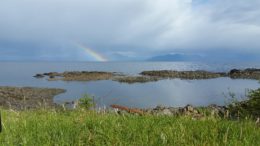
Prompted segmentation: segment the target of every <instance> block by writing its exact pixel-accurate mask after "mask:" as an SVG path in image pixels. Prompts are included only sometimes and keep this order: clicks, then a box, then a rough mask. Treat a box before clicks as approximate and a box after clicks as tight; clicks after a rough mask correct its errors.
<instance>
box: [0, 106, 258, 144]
mask: <svg viewBox="0 0 260 146" xmlns="http://www.w3.org/2000/svg"><path fill="white" fill-rule="evenodd" d="M2 119H3V132H2V133H1V134H0V145H260V139H259V137H260V128H259V127H258V126H257V125H256V124H255V121H252V120H242V121H231V120H226V119H216V118H211V117H208V118H205V119H201V120H193V119H191V118H190V117H169V116H168V117H167V116H149V115H146V116H137V115H127V116H120V115H116V114H98V113H95V112H91V111H82V110H74V111H59V112H58V111H55V110H35V111H33V110H31V111H18V112H16V111H11V110H2Z"/></svg>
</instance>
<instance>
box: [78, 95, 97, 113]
mask: <svg viewBox="0 0 260 146" xmlns="http://www.w3.org/2000/svg"><path fill="white" fill-rule="evenodd" d="M93 106H94V103H93V99H92V98H91V97H90V96H89V95H87V94H86V95H84V96H83V97H82V98H80V99H79V107H80V108H84V109H89V108H91V107H93Z"/></svg>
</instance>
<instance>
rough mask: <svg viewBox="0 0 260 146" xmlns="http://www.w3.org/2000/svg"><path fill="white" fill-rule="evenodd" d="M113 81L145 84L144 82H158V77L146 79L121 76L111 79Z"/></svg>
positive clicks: (146, 77) (144, 77) (145, 77)
mask: <svg viewBox="0 0 260 146" xmlns="http://www.w3.org/2000/svg"><path fill="white" fill-rule="evenodd" d="M113 80H114V81H118V82H120V83H128V84H134V83H146V82H155V81H158V80H160V78H158V77H148V76H122V77H116V78H114V79H113Z"/></svg>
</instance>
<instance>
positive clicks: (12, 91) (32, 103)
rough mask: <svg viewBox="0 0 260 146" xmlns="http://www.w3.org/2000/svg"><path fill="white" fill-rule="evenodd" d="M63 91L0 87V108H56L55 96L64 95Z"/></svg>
mask: <svg viewBox="0 0 260 146" xmlns="http://www.w3.org/2000/svg"><path fill="white" fill-rule="evenodd" d="M64 92H65V90H63V89H56V88H34V87H6V86H4V87H0V106H2V107H5V108H11V109H17V110H22V109H34V108H39V107H54V106H57V105H56V104H55V103H54V102H53V97H54V96H55V95H58V94H61V93H64Z"/></svg>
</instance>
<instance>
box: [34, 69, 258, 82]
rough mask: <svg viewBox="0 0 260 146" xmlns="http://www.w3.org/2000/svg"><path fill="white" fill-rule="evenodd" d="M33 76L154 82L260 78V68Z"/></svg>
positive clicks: (56, 78) (41, 75) (55, 78)
mask: <svg viewBox="0 0 260 146" xmlns="http://www.w3.org/2000/svg"><path fill="white" fill-rule="evenodd" d="M34 77H35V78H44V77H48V80H49V81H55V80H63V81H96V80H113V81H118V82H120V83H129V84H132V83H146V82H155V81H159V80H162V79H175V78H179V79H187V80H202V79H212V78H220V77H230V78H232V79H254V80H260V69H255V68H248V69H244V70H238V69H232V70H230V71H229V72H209V71H203V70H202V71H201V70H198V71H175V70H156V71H155V70H154V71H143V72H141V73H140V75H139V76H127V75H124V74H122V73H116V72H99V71H71V72H63V73H58V72H49V73H43V74H36V75H35V76H34Z"/></svg>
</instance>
